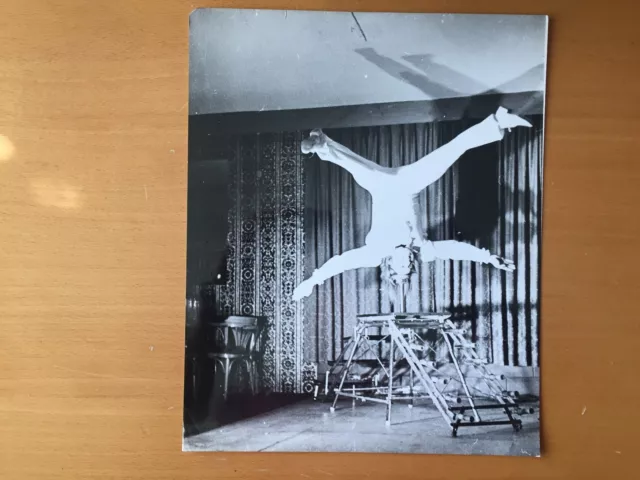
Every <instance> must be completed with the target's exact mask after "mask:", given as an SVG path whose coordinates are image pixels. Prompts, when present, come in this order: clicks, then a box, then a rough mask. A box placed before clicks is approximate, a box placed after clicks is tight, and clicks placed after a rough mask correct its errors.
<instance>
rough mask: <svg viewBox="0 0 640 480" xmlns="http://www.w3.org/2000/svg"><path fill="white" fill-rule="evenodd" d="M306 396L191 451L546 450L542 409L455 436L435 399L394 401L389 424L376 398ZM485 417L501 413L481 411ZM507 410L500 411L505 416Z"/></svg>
mask: <svg viewBox="0 0 640 480" xmlns="http://www.w3.org/2000/svg"><path fill="white" fill-rule="evenodd" d="M329 407H330V404H329V403H321V402H314V401H313V400H312V399H305V400H302V401H300V402H297V403H294V404H292V405H287V406H284V407H282V408H279V409H276V410H273V411H271V412H268V413H265V414H262V415H259V416H256V417H252V418H248V419H245V420H241V421H238V422H236V423H233V424H229V425H225V426H223V427H220V428H217V429H215V430H211V431H209V432H206V433H201V434H199V435H195V436H192V437H188V438H185V439H184V442H183V449H184V450H185V451H243V452H248V451H249V452H253V451H260V452H378V453H431V454H466V455H470V454H473V455H524V456H538V455H539V454H540V441H539V432H540V423H539V421H538V414H537V413H536V414H533V415H524V416H523V417H522V422H523V427H522V430H521V431H520V432H514V431H513V429H512V428H511V426H509V425H507V426H502V425H500V426H493V427H491V426H486V427H485V426H482V427H469V428H460V430H459V431H458V436H457V437H456V438H454V437H452V436H451V429H450V428H448V427H447V425H446V424H445V423H444V420H443V419H442V417H441V416H440V414H439V413H438V411H437V410H436V409H435V407H433V406H432V405H426V404H425V405H420V404H417V405H415V406H414V407H413V408H408V406H407V405H406V404H402V403H398V404H397V405H394V406H393V410H392V425H391V426H389V427H387V426H385V408H386V407H385V405H381V404H374V403H371V402H367V403H364V404H363V403H360V402H358V404H357V405H356V406H355V408H354V407H352V404H351V401H350V400H345V401H341V402H340V403H338V408H336V411H335V412H334V413H331V412H330V411H329ZM481 415H482V417H483V419H485V420H488V419H490V418H496V416H500V415H499V414H498V413H497V412H494V413H491V414H489V413H485V412H484V411H483V412H482V413H481ZM503 417H504V416H500V419H503Z"/></svg>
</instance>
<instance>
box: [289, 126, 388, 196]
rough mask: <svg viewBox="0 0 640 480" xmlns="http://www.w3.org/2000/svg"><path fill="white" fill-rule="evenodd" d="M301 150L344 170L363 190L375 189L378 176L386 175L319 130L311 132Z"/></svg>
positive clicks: (376, 166) (382, 169)
mask: <svg viewBox="0 0 640 480" xmlns="http://www.w3.org/2000/svg"><path fill="white" fill-rule="evenodd" d="M301 149H302V152H303V153H312V152H313V153H315V154H316V155H318V157H320V158H321V159H322V160H325V161H327V162H331V163H335V164H336V165H339V166H340V167H342V168H344V169H345V170H347V171H348V172H349V173H351V175H353V178H354V180H355V181H356V182H357V183H358V184H359V185H360V186H361V187H363V188H365V189H369V188H371V187H375V186H376V184H379V183H380V181H381V180H380V174H381V173H382V174H386V173H388V169H387V168H385V167H382V166H380V165H378V164H377V163H374V162H372V161H371V160H367V159H366V158H364V157H361V156H360V155H358V154H357V153H355V152H352V151H351V150H349V149H348V148H347V147H345V146H344V145H341V144H340V143H338V142H336V141H335V140H332V139H331V138H329V137H328V136H327V135H325V134H324V133H323V132H322V131H321V130H313V131H312V132H311V134H310V135H309V137H308V138H306V139H305V140H303V141H302V144H301Z"/></svg>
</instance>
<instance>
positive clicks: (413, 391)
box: [325, 313, 533, 436]
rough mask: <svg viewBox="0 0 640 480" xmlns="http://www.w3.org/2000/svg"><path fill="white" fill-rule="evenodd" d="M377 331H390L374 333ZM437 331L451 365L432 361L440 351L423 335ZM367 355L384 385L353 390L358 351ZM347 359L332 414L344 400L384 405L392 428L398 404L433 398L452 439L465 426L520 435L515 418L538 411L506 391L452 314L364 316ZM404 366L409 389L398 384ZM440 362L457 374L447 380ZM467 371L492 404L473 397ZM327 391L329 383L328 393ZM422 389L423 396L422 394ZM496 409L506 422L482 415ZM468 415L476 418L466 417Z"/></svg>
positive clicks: (379, 384) (335, 390) (374, 382)
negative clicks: (383, 348) (380, 347)
mask: <svg viewBox="0 0 640 480" xmlns="http://www.w3.org/2000/svg"><path fill="white" fill-rule="evenodd" d="M372 329H375V330H376V331H381V332H382V331H384V332H385V333H384V334H382V333H381V334H379V335H370V331H371V330H372ZM434 330H435V333H436V341H435V343H438V344H439V345H444V347H445V348H446V352H447V354H448V355H447V356H448V357H450V362H448V361H447V362H437V361H436V362H434V361H432V360H430V359H429V358H427V355H426V354H428V353H435V352H436V348H434V347H435V345H433V344H432V342H427V341H426V340H424V339H423V336H421V335H420V334H419V332H425V331H434ZM372 339H373V345H372ZM381 342H384V343H385V344H386V343H388V344H389V352H388V357H387V358H386V359H383V358H381V357H380V356H379V355H378V352H376V349H375V348H374V347H375V345H376V344H380V343H381ZM364 352H368V353H371V354H373V356H374V357H375V361H376V362H377V363H378V364H379V370H380V373H383V379H384V381H383V382H378V381H376V380H374V379H373V377H372V379H371V381H370V382H369V383H368V384H367V383H366V382H363V381H362V379H360V381H361V383H360V386H358V387H356V386H355V384H354V383H351V385H350V386H349V385H347V384H348V383H349V382H348V379H349V375H350V371H351V369H352V367H353V366H354V365H355V363H356V362H357V359H358V356H359V353H360V354H361V353H364ZM345 357H346V363H342V364H338V366H340V367H341V375H340V382H339V384H338V386H337V388H335V389H334V390H333V393H334V395H335V396H334V399H333V404H332V406H331V411H332V412H333V411H335V408H336V405H337V403H338V399H339V398H340V397H345V398H351V399H352V402H353V403H354V405H355V401H356V400H360V401H362V402H365V401H371V402H377V403H382V404H385V405H386V419H385V423H386V424H387V425H391V412H392V408H391V407H392V404H393V403H394V402H395V401H398V400H401V399H402V400H407V399H408V400H411V401H412V402H413V400H414V399H416V398H429V399H430V400H431V401H432V402H433V404H434V405H435V407H436V408H437V409H438V412H439V413H440V415H441V416H442V418H443V420H444V421H445V422H446V423H447V425H449V426H450V427H451V430H452V435H453V436H457V433H458V429H459V428H460V427H468V426H482V425H511V426H512V427H513V429H514V430H516V431H519V430H520V429H521V427H522V421H521V420H520V419H517V418H515V415H520V414H523V413H527V412H528V413H533V412H532V411H526V410H524V409H523V407H522V404H521V403H520V402H518V401H517V392H505V391H504V390H503V389H502V388H501V386H500V384H499V383H498V381H497V380H496V378H494V377H495V375H493V374H491V373H490V372H488V371H487V369H486V365H485V363H484V362H483V361H482V360H481V359H480V358H479V357H478V355H477V353H476V351H475V346H474V345H473V344H472V343H470V342H468V341H467V340H466V339H465V338H464V330H462V329H459V328H456V327H455V325H454V324H453V322H452V321H451V320H450V315H449V314H424V313H418V314H402V313H392V314H387V315H361V316H359V317H358V323H357V326H356V329H355V334H354V337H353V339H352V342H351V343H350V345H349V351H348V354H347V355H345V356H343V357H342V358H343V359H344V358H345ZM400 362H406V364H407V366H408V367H409V372H408V373H409V376H410V384H409V386H408V389H407V388H402V386H399V385H397V384H395V383H394V380H396V378H397V377H396V376H395V371H396V370H397V369H398V367H399V365H400ZM438 363H441V364H444V363H451V364H452V365H453V367H454V371H455V373H454V374H453V375H452V376H451V377H449V378H443V377H442V375H441V374H440V373H439V371H438V369H437V367H438ZM465 368H466V369H473V370H475V371H476V372H478V374H479V376H478V378H479V380H480V381H481V383H482V385H483V387H484V388H483V389H482V394H483V396H484V397H485V400H487V399H488V400H491V401H492V403H490V404H486V403H485V404H482V405H478V404H477V402H476V398H474V395H473V394H472V390H474V388H472V387H470V385H469V384H468V381H467V378H466V374H467V373H468V372H465ZM327 378H328V377H327ZM376 383H377V384H376ZM362 385H364V386H362ZM439 385H443V387H440V386H439ZM453 385H457V386H458V387H459V388H458V390H459V391H451V390H452V388H451V387H452V386H453ZM328 389H329V384H328V381H327V383H326V385H325V390H328ZM402 390H407V391H408V395H402V394H401V392H402ZM418 391H420V392H421V393H422V395H420V394H418V393H417V392H418ZM491 409H492V410H502V411H503V412H504V414H505V416H506V418H505V419H504V420H489V421H487V420H483V419H482V416H481V415H480V411H483V410H491ZM467 411H469V412H470V413H471V415H469V416H465V413H466V412H467Z"/></svg>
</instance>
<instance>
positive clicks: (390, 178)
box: [182, 9, 548, 457]
mask: <svg viewBox="0 0 640 480" xmlns="http://www.w3.org/2000/svg"><path fill="white" fill-rule="evenodd" d="M189 23H190V25H189V141H188V148H189V153H188V162H189V163H188V175H189V178H188V199H187V216H188V218H187V284H186V337H185V382H184V421H183V443H182V445H183V450H184V451H218V452H219V451H225V452H232V451H249V452H376V453H417V454H462V455H502V456H533V457H535V456H540V415H541V413H540V407H541V398H540V369H539V365H540V348H539V338H540V324H541V318H540V314H539V312H540V289H541V288H544V286H543V285H541V283H540V265H541V261H540V259H541V232H542V203H543V163H544V162H543V151H544V123H545V118H544V111H545V89H546V76H547V67H546V63H547V62H546V60H547V33H548V18H547V17H546V16H540V15H506V14H505V15H474V14H465V15H462V14H444V13H437V14H436V13H433V14H425V13H421V14H409V13H402V14H400V13H373V12H323V11H295V10H287V11H285V10H280V11H278V10H248V9H199V10H196V11H194V12H193V13H192V14H191V17H190V22H189Z"/></svg>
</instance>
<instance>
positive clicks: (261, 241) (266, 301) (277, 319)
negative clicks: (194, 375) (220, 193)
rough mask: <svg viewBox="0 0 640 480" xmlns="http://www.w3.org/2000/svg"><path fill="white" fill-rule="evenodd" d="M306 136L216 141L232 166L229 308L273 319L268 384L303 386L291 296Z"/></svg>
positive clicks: (287, 388)
mask: <svg viewBox="0 0 640 480" xmlns="http://www.w3.org/2000/svg"><path fill="white" fill-rule="evenodd" d="M300 138H301V135H300V134H299V133H283V134H262V135H256V134H253V135H233V136H225V137H219V138H214V139H212V142H213V143H215V144H216V148H217V149H220V150H223V153H221V155H224V156H226V158H229V159H230V160H231V163H232V165H233V166H232V167H231V168H230V172H231V175H230V179H229V196H230V205H231V208H230V209H229V234H228V239H227V247H228V263H227V271H228V281H227V285H226V286H225V288H223V289H222V291H221V297H222V298H221V299H220V305H221V307H222V310H223V313H225V314H227V315H229V314H235V315H258V316H265V317H267V319H268V325H267V329H266V335H267V338H266V342H265V352H264V370H263V371H262V372H261V377H262V383H263V385H264V387H265V388H267V389H269V390H272V391H276V392H300V391H301V388H302V382H303V379H302V311H301V308H300V306H299V305H298V304H297V302H294V301H293V300H292V298H291V297H292V294H293V289H294V288H295V287H296V286H297V285H298V284H299V283H300V281H301V280H302V278H301V277H302V271H303V266H302V263H303V249H304V239H303V233H304V231H303V226H302V221H303V219H302V213H303V201H304V200H303V199H304V184H303V175H302V159H301V154H300Z"/></svg>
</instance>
